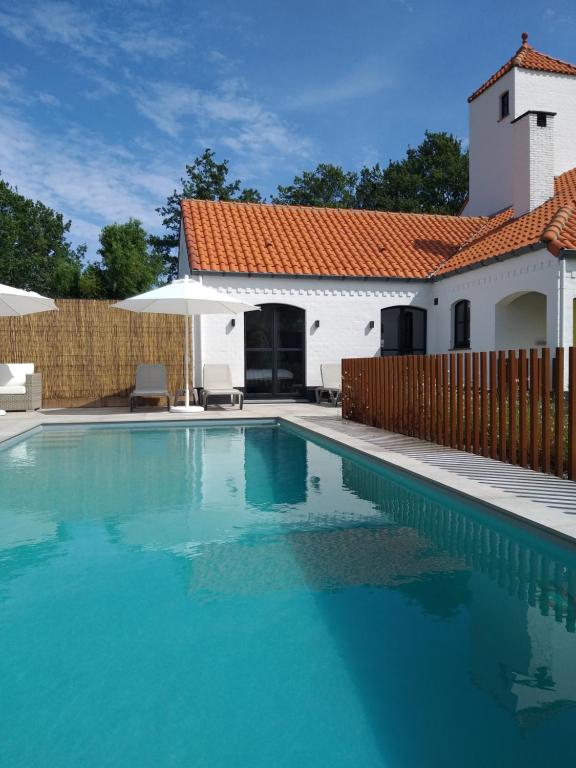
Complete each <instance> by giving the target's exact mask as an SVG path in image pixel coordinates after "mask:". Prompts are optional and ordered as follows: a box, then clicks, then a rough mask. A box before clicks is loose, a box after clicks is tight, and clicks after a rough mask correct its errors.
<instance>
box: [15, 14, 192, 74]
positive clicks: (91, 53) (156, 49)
mask: <svg viewBox="0 0 576 768" xmlns="http://www.w3.org/2000/svg"><path fill="white" fill-rule="evenodd" d="M0 29H1V30H3V31H4V32H5V33H6V34H8V35H10V36H12V37H14V38H15V39H16V40H18V41H19V42H21V43H25V44H26V45H29V46H30V47H35V48H37V47H39V46H41V45H43V44H46V43H52V44H59V45H63V46H65V47H67V48H69V49H70V50H72V51H73V52H74V53H76V54H78V55H79V56H81V57H84V58H86V59H89V60H93V61H98V62H99V63H100V64H108V65H109V64H112V61H113V58H114V54H115V53H124V54H128V55H129V56H133V57H135V58H142V57H150V58H158V59H169V58H170V57H172V56H174V55H176V54H177V53H179V52H180V51H181V50H182V49H183V48H184V47H185V41H184V39H183V38H179V37H178V36H177V34H170V35H164V34H162V33H159V32H158V31H157V30H156V29H155V28H154V26H152V25H150V24H143V23H142V22H141V21H137V20H133V21H131V22H130V23H126V25H125V26H124V28H123V29H122V31H119V29H118V28H112V27H111V26H110V25H109V24H107V23H105V21H103V20H100V18H99V17H98V14H97V13H96V12H95V11H94V10H93V9H89V10H87V9H86V7H82V6H81V5H80V6H78V5H74V4H73V3H70V2H65V1H64V0H58V1H57V2H51V3H43V2H36V3H33V4H31V5H30V4H27V5H26V7H22V4H15V5H11V6H10V10H6V9H4V10H2V11H0Z"/></svg>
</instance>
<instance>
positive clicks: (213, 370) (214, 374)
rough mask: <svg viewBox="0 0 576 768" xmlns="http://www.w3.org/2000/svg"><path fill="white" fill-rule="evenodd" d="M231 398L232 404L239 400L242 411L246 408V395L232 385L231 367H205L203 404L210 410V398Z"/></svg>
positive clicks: (207, 365)
mask: <svg viewBox="0 0 576 768" xmlns="http://www.w3.org/2000/svg"><path fill="white" fill-rule="evenodd" d="M222 395H223V396H229V397H230V398H231V400H232V403H234V401H235V400H236V398H238V405H239V406H240V410H242V408H243V406H244V393H243V392H242V391H241V390H239V389H236V388H235V387H234V386H233V385H232V374H231V372H230V366H229V365H213V364H210V365H209V364H206V365H205V366H204V389H203V390H202V404H203V405H204V410H205V411H207V410H208V398H209V397H213V396H222Z"/></svg>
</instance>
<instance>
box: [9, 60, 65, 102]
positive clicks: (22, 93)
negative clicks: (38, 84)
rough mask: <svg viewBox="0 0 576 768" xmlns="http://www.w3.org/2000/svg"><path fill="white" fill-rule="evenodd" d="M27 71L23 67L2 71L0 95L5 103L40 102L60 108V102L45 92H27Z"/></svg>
mask: <svg viewBox="0 0 576 768" xmlns="http://www.w3.org/2000/svg"><path fill="white" fill-rule="evenodd" d="M25 77H26V69H25V67H22V66H13V67H8V68H7V69H4V70H3V71H0V94H1V96H2V99H3V101H4V102H10V103H12V104H20V105H25V104H34V103H35V102H40V103H41V104H44V105H46V106H51V107H54V106H58V105H59V104H60V101H59V100H58V99H57V98H56V96H53V95H52V94H51V93H45V92H44V91H32V92H27V91H26V89H25V87H24V82H23V81H24V78H25Z"/></svg>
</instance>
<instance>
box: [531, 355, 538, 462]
mask: <svg viewBox="0 0 576 768" xmlns="http://www.w3.org/2000/svg"><path fill="white" fill-rule="evenodd" d="M539 368H540V366H539V359H538V350H537V349H531V350H530V466H531V467H532V469H536V470H537V469H538V468H539V467H540V455H539V454H540V451H539V448H540V445H539V442H540V441H539V437H540V429H539V427H540V424H539V419H538V401H539V399H540V398H539V391H538V390H539V383H540V370H539Z"/></svg>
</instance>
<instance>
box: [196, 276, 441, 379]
mask: <svg viewBox="0 0 576 768" xmlns="http://www.w3.org/2000/svg"><path fill="white" fill-rule="evenodd" d="M203 282H204V283H205V284H206V285H209V286H211V287H214V288H217V289H219V290H223V291H228V292H230V293H233V294H235V295H237V296H240V297H242V298H243V299H245V300H246V301H247V302H248V303H249V304H258V305H259V304H290V305H292V306H295V307H300V308H301V309H304V310H305V312H306V320H305V328H306V331H305V332H306V386H308V387H314V386H318V385H319V384H320V383H321V378H320V364H321V363H332V362H338V361H339V360H341V359H342V358H343V357H373V356H375V355H377V354H379V351H380V310H381V309H384V308H385V307H392V306H396V305H407V304H412V305H414V306H417V307H422V308H424V309H429V307H430V304H431V295H432V284H431V283H424V282H422V283H420V282H411V281H406V282H404V281H398V282H396V281H394V282H391V281H385V280H382V281H379V280H346V279H343V280H337V279H317V278H316V279H315V278H285V277H244V276H241V275H227V276H221V275H204V276H203ZM231 319H232V316H226V315H211V316H210V315H206V316H204V317H201V318H198V319H196V321H195V334H194V346H195V350H196V353H195V360H194V366H195V373H194V377H195V378H194V381H195V386H201V384H202V382H201V370H202V364H203V363H223V362H225V363H228V364H229V365H230V366H231V368H232V377H233V382H234V385H235V386H240V387H242V386H244V318H243V317H242V315H239V316H237V317H236V325H235V327H234V328H232V327H231V324H230V320H231ZM316 320H319V321H320V327H319V328H317V329H316V328H314V327H313V326H314V322H315V321H316ZM370 321H373V322H374V328H372V329H370V328H369V327H368V326H369V323H370Z"/></svg>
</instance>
